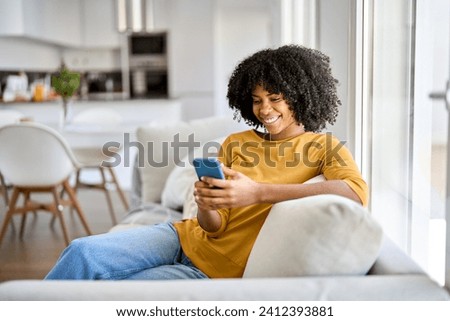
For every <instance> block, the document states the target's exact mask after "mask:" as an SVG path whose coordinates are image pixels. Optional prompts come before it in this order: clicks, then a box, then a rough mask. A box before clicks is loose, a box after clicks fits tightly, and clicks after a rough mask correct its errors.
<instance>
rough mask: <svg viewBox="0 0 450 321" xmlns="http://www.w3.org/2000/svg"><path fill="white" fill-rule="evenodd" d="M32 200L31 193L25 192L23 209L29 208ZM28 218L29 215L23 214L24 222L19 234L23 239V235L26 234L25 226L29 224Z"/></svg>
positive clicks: (21, 223)
mask: <svg viewBox="0 0 450 321" xmlns="http://www.w3.org/2000/svg"><path fill="white" fill-rule="evenodd" d="M29 200H30V191H27V190H26V191H25V192H23V207H27V203H28V202H29ZM27 216H28V213H27V212H24V213H22V220H21V222H20V232H19V237H20V238H21V239H22V238H23V233H24V232H25V224H26V222H27Z"/></svg>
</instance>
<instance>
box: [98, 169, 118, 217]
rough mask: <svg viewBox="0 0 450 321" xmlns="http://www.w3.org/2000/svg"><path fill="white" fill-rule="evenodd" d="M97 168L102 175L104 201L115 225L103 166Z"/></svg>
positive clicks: (114, 214)
mask: <svg viewBox="0 0 450 321" xmlns="http://www.w3.org/2000/svg"><path fill="white" fill-rule="evenodd" d="M99 170H100V174H101V176H102V186H103V191H104V192H105V196H106V201H107V203H108V208H109V213H110V215H111V220H112V222H113V225H116V224H117V219H116V213H115V212H114V207H113V205H112V200H111V195H110V194H109V190H108V187H107V180H106V175H105V168H104V167H99Z"/></svg>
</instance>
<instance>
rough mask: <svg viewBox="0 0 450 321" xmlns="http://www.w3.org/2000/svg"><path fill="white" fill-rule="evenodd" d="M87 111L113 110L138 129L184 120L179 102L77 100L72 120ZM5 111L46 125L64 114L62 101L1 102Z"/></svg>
mask: <svg viewBox="0 0 450 321" xmlns="http://www.w3.org/2000/svg"><path fill="white" fill-rule="evenodd" d="M88 108H112V109H114V110H115V111H117V112H118V113H119V114H120V115H121V116H122V118H123V122H124V123H127V124H134V125H136V126H138V125H140V124H145V123H149V122H153V121H157V122H159V121H161V122H163V121H164V122H173V121H177V120H181V116H182V113H181V103H180V101H179V100H176V99H123V100H74V101H73V102H72V103H71V114H69V120H70V118H71V117H73V116H75V115H76V114H77V113H79V112H81V111H83V110H86V109H88ZM2 109H11V110H16V111H19V112H20V113H22V114H23V115H24V117H27V118H31V119H33V120H34V121H37V122H41V123H44V124H49V123H50V124H53V123H57V122H59V121H60V120H61V118H62V113H63V108H62V102H61V101H60V100H56V101H47V102H39V103H30V102H11V103H2V104H0V110H2Z"/></svg>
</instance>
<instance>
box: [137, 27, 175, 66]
mask: <svg viewBox="0 0 450 321" xmlns="http://www.w3.org/2000/svg"><path fill="white" fill-rule="evenodd" d="M128 55H129V65H130V69H142V68H143V69H152V70H164V69H167V33H166V32H137V33H131V34H129V35H128Z"/></svg>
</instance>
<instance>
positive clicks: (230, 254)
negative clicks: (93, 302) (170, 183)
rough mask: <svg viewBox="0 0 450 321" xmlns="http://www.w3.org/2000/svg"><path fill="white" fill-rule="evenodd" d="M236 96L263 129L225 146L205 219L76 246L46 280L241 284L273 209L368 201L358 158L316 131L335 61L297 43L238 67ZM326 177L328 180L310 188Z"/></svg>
mask: <svg viewBox="0 0 450 321" xmlns="http://www.w3.org/2000/svg"><path fill="white" fill-rule="evenodd" d="M228 99H229V103H230V106H231V108H233V109H234V110H235V112H236V113H235V116H236V118H239V119H240V118H243V119H244V120H245V121H246V122H247V123H248V124H249V125H252V126H254V127H256V129H255V130H248V131H245V132H241V133H236V134H233V135H230V136H229V137H228V138H227V139H226V140H225V142H224V143H223V145H222V148H221V151H220V155H219V160H220V161H221V162H222V163H223V171H224V173H225V175H226V176H227V179H226V180H220V179H213V178H210V177H203V178H202V179H201V181H198V182H196V183H195V189H194V195H195V199H196V203H197V205H198V213H197V218H195V219H190V220H184V221H180V222H175V223H167V224H158V225H155V226H148V227H143V228H137V229H132V230H128V231H123V232H117V233H107V234H104V235H97V236H91V237H86V238H81V239H78V240H74V241H73V242H72V243H71V245H70V246H69V247H68V248H67V249H66V250H65V251H64V252H63V254H62V255H61V257H60V259H59V260H58V262H57V264H56V265H55V267H54V268H53V269H52V271H50V273H49V274H48V276H47V279H175V278H220V277H222V278H225V277H241V276H242V275H243V272H244V269H245V265H246V262H247V259H248V256H249V254H250V251H251V249H252V246H253V244H254V241H255V239H256V236H257V235H258V232H259V230H260V228H261V226H262V225H263V223H264V220H265V218H266V217H267V215H268V213H269V211H270V208H271V206H272V204H274V203H277V202H281V201H285V200H289V199H295V198H301V197H307V196H311V195H317V194H337V195H341V196H344V197H347V198H350V199H352V200H354V201H356V202H358V203H361V204H362V205H366V204H367V185H366V183H365V182H364V180H363V179H362V178H361V175H360V173H359V170H358V168H357V166H356V165H355V163H354V161H353V158H352V156H351V154H350V153H349V151H348V150H347V149H346V148H345V147H344V146H343V145H342V144H341V143H340V142H339V140H337V139H336V138H335V137H333V136H331V135H330V134H319V133H316V132H319V131H321V130H322V129H324V128H325V126H326V124H327V123H331V124H333V123H334V121H335V119H336V116H337V112H338V106H339V104H340V101H339V99H338V98H337V95H336V80H335V79H334V78H333V77H332V74H331V70H330V66H329V58H328V57H327V56H325V55H323V54H322V53H320V52H319V51H316V50H312V49H307V48H304V47H300V46H294V45H291V46H283V47H280V48H278V49H267V50H262V51H259V52H257V53H255V54H254V55H252V56H250V57H248V58H247V59H245V60H244V61H242V62H241V63H240V64H239V65H238V66H237V67H236V69H235V71H234V72H233V74H232V76H231V78H230V81H229V85H228ZM259 127H263V129H264V130H263V131H258V130H257V129H258V128H259ZM319 174H323V175H324V176H325V177H326V178H327V180H326V181H324V182H320V183H315V184H303V183H304V182H305V181H307V180H308V179H310V178H313V177H314V176H317V175H319Z"/></svg>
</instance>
